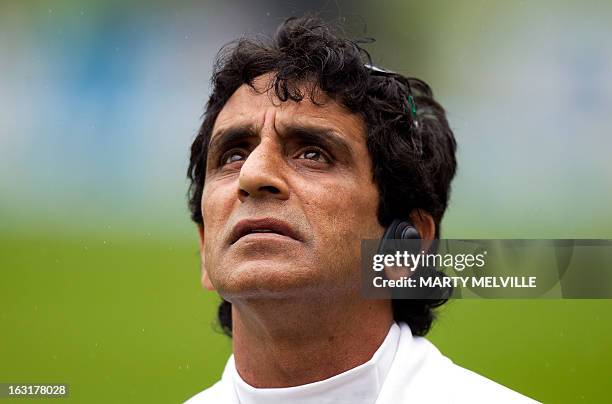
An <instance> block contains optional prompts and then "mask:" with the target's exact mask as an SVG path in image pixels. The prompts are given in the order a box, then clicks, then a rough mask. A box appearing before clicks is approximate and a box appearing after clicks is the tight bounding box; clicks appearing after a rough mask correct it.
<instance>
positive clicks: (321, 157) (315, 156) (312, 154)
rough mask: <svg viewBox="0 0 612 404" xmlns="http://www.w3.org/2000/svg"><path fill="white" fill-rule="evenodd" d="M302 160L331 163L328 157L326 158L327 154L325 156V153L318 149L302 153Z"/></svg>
mask: <svg viewBox="0 0 612 404" xmlns="http://www.w3.org/2000/svg"><path fill="white" fill-rule="evenodd" d="M300 158H304V159H306V160H314V161H320V162H323V163H329V159H328V158H327V156H325V154H323V152H321V151H320V150H318V149H308V150H305V151H303V152H302V154H300Z"/></svg>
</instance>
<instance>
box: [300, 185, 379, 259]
mask: <svg viewBox="0 0 612 404" xmlns="http://www.w3.org/2000/svg"><path fill="white" fill-rule="evenodd" d="M316 194H317V195H316V199H314V198H312V199H311V200H312V202H311V203H309V204H308V205H307V209H308V211H307V212H306V214H307V216H308V218H309V220H310V222H311V225H312V228H313V233H314V237H315V243H316V245H317V252H318V255H320V256H321V255H325V256H326V258H327V259H328V260H337V259H342V260H344V261H346V260H352V261H355V260H359V257H360V248H361V240H362V239H374V238H378V237H380V236H381V235H382V233H383V229H382V227H381V226H380V225H379V223H378V219H377V214H376V213H377V208H378V191H377V189H376V186H375V185H374V184H371V183H357V182H351V181H345V182H343V183H342V184H340V183H338V182H334V183H333V184H325V183H322V184H321V183H320V184H319V187H317V192H316Z"/></svg>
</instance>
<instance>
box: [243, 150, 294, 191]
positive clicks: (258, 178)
mask: <svg viewBox="0 0 612 404" xmlns="http://www.w3.org/2000/svg"><path fill="white" fill-rule="evenodd" d="M283 165H284V159H283V156H282V152H281V150H280V147H279V146H278V145H277V144H275V142H274V139H272V138H263V139H262V140H261V142H260V143H259V144H258V145H257V147H255V149H253V151H252V152H251V153H250V154H249V156H248V157H247V159H246V160H245V161H244V163H243V164H242V167H241V168H240V175H239V176H238V199H239V200H240V201H241V202H245V201H246V200H247V198H249V197H250V198H266V197H272V198H276V199H288V198H289V187H288V186H287V182H286V180H285V178H284V177H283Z"/></svg>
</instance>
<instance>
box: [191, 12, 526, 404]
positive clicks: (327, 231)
mask: <svg viewBox="0 0 612 404" xmlns="http://www.w3.org/2000/svg"><path fill="white" fill-rule="evenodd" d="M455 148H456V145H455V140H454V137H453V134H452V131H451V130H450V129H449V126H448V123H447V120H446V117H445V113H444V110H443V109H442V107H441V106H440V105H439V104H438V103H437V102H436V101H435V100H434V99H433V96H432V93H431V90H430V89H429V87H428V86H427V84H425V83H424V82H422V81H420V80H417V79H414V78H406V77H403V76H401V75H399V74H395V73H391V72H387V71H384V70H382V69H379V68H376V67H373V66H372V65H371V63H370V62H369V56H368V55H367V53H366V52H365V51H363V50H362V49H361V48H360V47H359V45H358V44H357V43H356V42H353V41H350V40H348V39H345V38H344V37H343V36H342V35H339V34H337V33H336V32H335V31H334V29H333V28H332V27H330V26H328V25H326V24H325V23H324V22H322V21H321V20H318V19H316V18H299V19H297V18H291V19H288V20H287V21H285V22H284V23H283V24H282V25H281V26H280V27H279V29H278V31H277V33H276V35H275V37H274V38H273V39H272V40H271V41H270V42H258V41H254V40H249V39H242V40H239V41H238V42H236V43H234V44H233V45H232V46H231V47H229V48H226V49H225V50H224V51H223V52H221V53H220V56H219V59H218V61H217V64H216V66H215V71H214V74H213V91H212V95H211V97H210V100H209V101H208V104H207V108H206V112H205V116H204V122H203V124H202V127H201V128H200V131H199V133H198V136H197V138H196V139H195V141H194V143H193V145H192V148H191V162H190V167H189V177H190V179H191V181H192V187H191V192H190V197H191V199H190V208H191V212H192V218H193V219H194V221H195V222H196V223H197V224H198V228H199V235H200V241H201V244H200V248H201V263H202V284H203V285H204V286H205V287H206V288H208V289H210V290H216V291H217V292H218V293H219V295H220V296H221V297H222V298H223V302H222V304H221V306H220V308H219V320H220V322H221V325H222V327H223V328H224V330H225V331H226V332H227V333H228V335H230V336H232V338H233V351H234V354H233V355H232V356H231V357H230V358H229V360H228V362H227V365H226V367H225V371H224V372H223V376H222V378H221V381H219V382H218V383H216V384H215V385H214V386H212V387H211V388H209V389H207V390H205V391H203V392H201V393H199V394H197V395H196V396H194V397H192V398H191V399H190V400H189V402H196V403H199V402H202V403H294V402H295V403H311V402H313V403H314V402H316V403H402V402H520V401H530V400H529V399H527V398H526V397H524V396H521V395H520V394H518V393H515V392H513V391H511V390H509V389H507V388H505V387H503V386H501V385H499V384H496V383H495V382H492V381H490V380H488V379H486V378H484V377H482V376H479V375H476V374H475V373H472V372H470V371H468V370H465V369H462V368H460V367H458V366H456V365H454V364H453V363H452V362H451V361H450V360H449V359H447V358H446V357H444V356H443V355H442V354H441V353H440V352H439V351H438V350H437V349H436V348H435V347H434V346H433V345H432V344H431V343H429V342H428V341H427V340H426V339H424V338H422V336H423V335H425V334H426V333H427V331H428V330H429V327H430V325H431V323H432V321H433V313H432V309H433V308H435V307H437V306H439V305H440V304H442V303H444V300H370V299H365V298H363V297H362V296H361V295H360V269H359V268H360V241H361V240H364V239H380V238H381V236H382V235H383V233H384V231H385V228H386V227H387V226H389V224H390V223H391V222H392V221H393V220H394V219H403V220H407V221H410V223H411V225H412V226H413V227H414V228H415V230H416V231H417V232H418V236H419V237H420V238H422V239H425V240H432V239H434V238H438V237H439V234H440V221H441V219H442V216H443V213H444V211H445V209H446V206H447V202H448V197H449V191H450V182H451V180H452V178H453V176H454V173H455V168H456V161H455Z"/></svg>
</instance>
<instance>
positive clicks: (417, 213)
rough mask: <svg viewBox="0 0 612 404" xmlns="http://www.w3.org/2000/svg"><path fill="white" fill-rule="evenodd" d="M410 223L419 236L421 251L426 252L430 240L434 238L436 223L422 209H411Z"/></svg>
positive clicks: (429, 245) (430, 242)
mask: <svg viewBox="0 0 612 404" xmlns="http://www.w3.org/2000/svg"><path fill="white" fill-rule="evenodd" d="M410 221H411V222H412V225H413V226H414V227H415V228H416V229H417V231H418V232H419V235H420V236H421V240H423V242H422V243H421V247H422V250H423V251H428V250H429V248H430V247H431V244H432V240H434V239H435V238H436V222H435V221H434V219H433V217H432V216H431V215H430V214H429V213H427V212H426V211H424V210H423V209H413V210H412V212H410Z"/></svg>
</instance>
